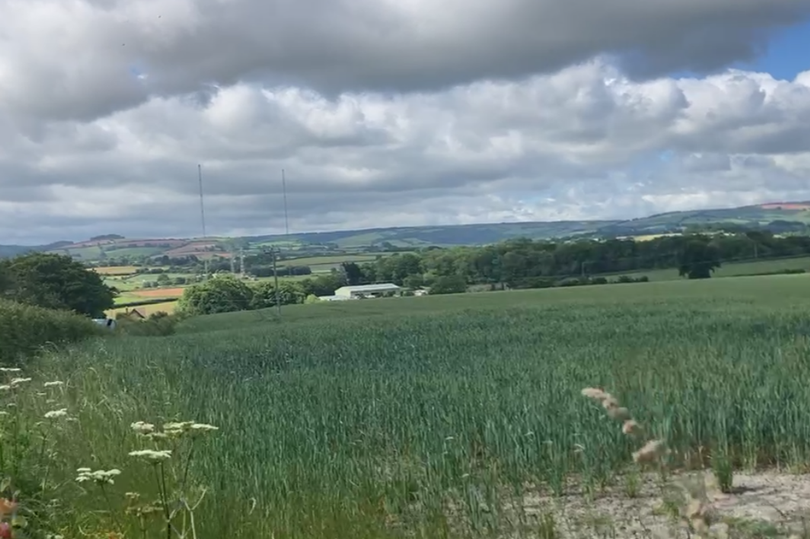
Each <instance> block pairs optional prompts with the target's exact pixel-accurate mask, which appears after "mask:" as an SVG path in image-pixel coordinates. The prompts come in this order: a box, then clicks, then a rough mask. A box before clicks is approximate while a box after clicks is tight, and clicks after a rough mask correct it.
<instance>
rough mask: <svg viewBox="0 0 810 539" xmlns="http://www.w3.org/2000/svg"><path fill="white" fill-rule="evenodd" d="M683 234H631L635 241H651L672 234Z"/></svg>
mask: <svg viewBox="0 0 810 539" xmlns="http://www.w3.org/2000/svg"><path fill="white" fill-rule="evenodd" d="M680 235H681V234H645V235H643V236H631V238H632V239H633V240H635V241H650V240H654V239H656V238H666V237H671V236H680Z"/></svg>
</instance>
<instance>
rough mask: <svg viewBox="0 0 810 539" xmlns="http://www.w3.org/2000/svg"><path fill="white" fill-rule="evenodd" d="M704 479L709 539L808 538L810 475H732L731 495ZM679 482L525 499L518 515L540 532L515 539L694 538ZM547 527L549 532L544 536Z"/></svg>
mask: <svg viewBox="0 0 810 539" xmlns="http://www.w3.org/2000/svg"><path fill="white" fill-rule="evenodd" d="M704 475H705V477H706V483H707V486H709V488H708V490H707V498H708V500H709V502H710V503H711V507H712V512H713V513H714V518H713V521H714V523H713V524H712V527H711V528H710V532H711V533H712V534H713V535H712V537H727V538H739V539H753V538H755V537H782V538H788V537H791V535H794V537H810V475H794V474H787V473H779V472H758V473H751V474H746V473H738V474H735V476H734V489H733V492H731V493H729V494H723V493H721V492H720V491H719V490H717V489H716V488H712V487H711V485H712V484H713V479H712V477H711V474H710V473H708V472H707V473H705V474H704ZM697 477H699V475H698V476H697ZM681 479H682V478H677V477H676V478H672V479H671V480H670V481H668V482H667V486H666V487H664V488H663V489H662V487H661V483H660V479H659V478H658V477H657V476H656V475H649V476H645V477H644V478H643V479H642V482H641V484H640V488H639V489H638V491H637V493H636V495H635V497H630V496H629V495H628V494H627V492H626V491H625V490H624V489H623V488H622V487H611V488H610V489H608V490H607V491H606V492H603V493H597V494H595V495H594V496H593V498H592V499H589V498H588V497H587V496H585V495H583V494H579V495H577V494H574V495H569V496H563V497H562V498H555V497H551V496H541V495H538V494H530V495H527V496H525V497H524V500H523V511H525V514H526V516H527V518H529V519H531V520H534V521H536V522H537V523H539V524H535V525H533V526H531V528H534V529H535V530H537V529H539V530H540V531H539V532H530V533H529V534H522V535H520V536H522V537H538V538H541V537H555V538H556V537H560V538H572V539H573V538H577V539H579V538H603V537H617V538H623V537H639V538H641V537H643V538H654V539H664V538H667V539H681V538H689V537H696V535H695V533H694V532H690V530H689V529H688V527H687V525H686V524H685V521H684V520H682V519H680V517H679V509H678V507H679V504H678V503H677V493H678V489H677V487H676V486H675V485H676V484H677V483H678V482H679V481H680V480H681ZM551 528H553V529H554V530H553V532H551V533H549V532H550V530H551ZM544 534H545V535H544ZM805 534H808V535H805ZM514 537H517V535H515V536H514Z"/></svg>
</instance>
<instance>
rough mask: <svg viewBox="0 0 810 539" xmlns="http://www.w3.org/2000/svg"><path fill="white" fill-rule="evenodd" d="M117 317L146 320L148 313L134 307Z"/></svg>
mask: <svg viewBox="0 0 810 539" xmlns="http://www.w3.org/2000/svg"><path fill="white" fill-rule="evenodd" d="M117 318H129V319H130V320H146V315H145V314H143V313H142V312H141V311H139V310H138V309H132V310H131V311H130V310H129V309H127V310H126V312H124V313H121V314H119V315H118V316H117Z"/></svg>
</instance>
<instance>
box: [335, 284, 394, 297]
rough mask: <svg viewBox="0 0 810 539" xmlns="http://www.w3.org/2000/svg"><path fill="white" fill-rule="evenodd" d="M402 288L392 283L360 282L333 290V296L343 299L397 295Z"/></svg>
mask: <svg viewBox="0 0 810 539" xmlns="http://www.w3.org/2000/svg"><path fill="white" fill-rule="evenodd" d="M401 291H402V288H400V287H399V286H397V285H395V284H392V283H380V284H361V285H356V286H341V287H340V288H338V289H337V290H335V296H337V297H341V298H345V299H360V298H378V297H380V296H389V295H397V296H398V295H399V294H400V293H401Z"/></svg>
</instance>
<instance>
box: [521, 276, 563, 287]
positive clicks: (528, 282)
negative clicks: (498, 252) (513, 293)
mask: <svg viewBox="0 0 810 539" xmlns="http://www.w3.org/2000/svg"><path fill="white" fill-rule="evenodd" d="M552 286H554V281H553V280H551V279H549V278H548V277H526V278H525V279H521V280H520V281H518V282H517V283H515V286H513V287H512V288H516V289H525V288H551V287H552Z"/></svg>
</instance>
